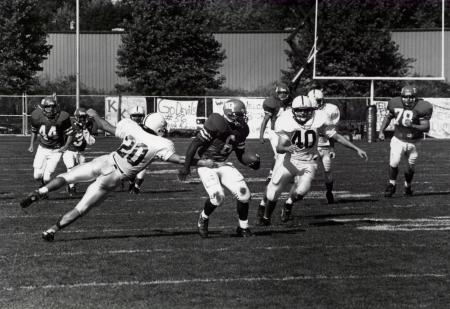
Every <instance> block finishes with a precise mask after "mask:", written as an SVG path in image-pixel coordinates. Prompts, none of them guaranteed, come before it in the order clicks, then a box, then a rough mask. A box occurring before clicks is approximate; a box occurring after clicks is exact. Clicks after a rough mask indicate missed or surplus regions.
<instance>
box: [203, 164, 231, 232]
mask: <svg viewBox="0 0 450 309" xmlns="http://www.w3.org/2000/svg"><path fill="white" fill-rule="evenodd" d="M197 172H198V176H199V177H200V180H201V182H202V184H203V187H204V188H205V190H206V192H207V193H208V195H209V198H208V199H207V200H206V201H205V205H204V207H203V210H202V212H201V213H200V215H199V218H198V221H197V228H198V232H199V234H200V236H201V237H202V238H206V237H208V235H209V231H208V225H209V216H210V215H211V214H212V213H213V212H214V210H215V209H216V208H217V207H218V206H220V205H222V204H223V201H224V199H225V193H224V191H223V188H222V185H221V184H220V180H219V176H218V175H217V169H215V168H214V169H213V168H208V167H199V168H198V170H197Z"/></svg>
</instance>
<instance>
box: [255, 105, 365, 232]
mask: <svg viewBox="0 0 450 309" xmlns="http://www.w3.org/2000/svg"><path fill="white" fill-rule="evenodd" d="M275 130H276V132H277V133H278V134H279V136H280V137H279V140H278V145H277V152H278V153H282V154H286V155H285V156H282V157H279V158H278V160H282V162H281V163H280V164H278V162H277V163H276V164H275V166H276V168H275V170H274V171H273V177H272V179H271V181H270V183H269V184H268V186H267V190H266V198H267V200H268V203H267V206H266V207H265V213H264V216H263V217H262V218H260V225H266V226H267V225H270V224H271V215H272V212H273V210H274V209H275V206H276V203H277V200H278V198H279V197H280V195H281V193H282V192H283V191H284V190H285V189H286V188H287V187H288V186H289V185H291V188H290V191H289V197H288V199H287V200H286V202H285V204H284V206H283V208H282V211H281V221H282V222H287V221H289V220H291V219H292V206H293V204H294V203H295V202H296V201H300V200H302V199H303V197H304V196H305V195H306V193H307V192H308V191H309V190H310V188H311V183H312V180H313V179H314V176H315V174H316V171H317V162H316V158H317V149H316V147H317V142H318V139H319V135H324V136H326V137H327V138H330V139H331V138H332V139H334V140H335V141H337V142H339V143H341V144H342V145H344V146H346V147H348V148H351V149H353V150H355V151H356V152H357V153H358V155H359V156H360V157H361V158H365V159H366V160H367V154H366V152H365V151H364V150H362V149H360V148H358V147H356V146H355V145H354V144H353V143H351V142H350V141H348V140H346V139H345V138H344V137H343V136H342V135H340V134H338V133H336V130H335V128H334V126H330V120H329V118H328V116H327V114H326V113H324V112H323V111H322V110H318V109H317V105H316V104H315V103H314V102H311V101H310V100H309V98H308V97H307V96H298V97H296V98H295V99H294V101H293V102H292V112H290V113H284V114H283V115H282V116H281V117H280V119H278V121H277V125H276V127H275ZM293 180H295V181H294V183H293V184H292V181H293Z"/></svg>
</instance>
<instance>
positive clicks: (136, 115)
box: [128, 106, 145, 124]
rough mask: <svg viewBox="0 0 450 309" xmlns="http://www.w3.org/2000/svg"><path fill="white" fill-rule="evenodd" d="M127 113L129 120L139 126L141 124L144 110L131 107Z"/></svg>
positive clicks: (138, 107)
mask: <svg viewBox="0 0 450 309" xmlns="http://www.w3.org/2000/svg"><path fill="white" fill-rule="evenodd" d="M128 113H129V114H130V119H131V120H133V121H134V122H136V123H139V124H140V123H142V120H143V119H144V117H145V113H144V109H143V108H142V107H140V106H134V107H132V108H131V109H130V110H129V111H128Z"/></svg>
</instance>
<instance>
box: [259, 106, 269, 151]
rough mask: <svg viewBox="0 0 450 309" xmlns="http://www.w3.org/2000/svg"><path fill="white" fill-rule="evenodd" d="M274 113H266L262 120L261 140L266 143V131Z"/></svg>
mask: <svg viewBox="0 0 450 309" xmlns="http://www.w3.org/2000/svg"><path fill="white" fill-rule="evenodd" d="M271 116H272V115H271V114H269V113H267V112H266V113H264V118H263V120H262V121H261V127H260V129H259V141H260V142H261V143H262V144H264V132H265V131H266V127H267V123H268V122H269V119H270V117H271Z"/></svg>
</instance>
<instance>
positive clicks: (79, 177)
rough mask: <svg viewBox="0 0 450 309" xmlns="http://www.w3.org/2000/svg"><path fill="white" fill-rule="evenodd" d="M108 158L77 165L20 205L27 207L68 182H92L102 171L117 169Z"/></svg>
mask: <svg viewBox="0 0 450 309" xmlns="http://www.w3.org/2000/svg"><path fill="white" fill-rule="evenodd" d="M108 158H109V157H108V155H105V156H101V157H98V158H96V159H94V160H92V161H90V162H87V163H85V164H82V165H77V166H75V167H74V168H72V169H71V170H70V172H66V173H63V174H60V175H58V176H57V177H55V178H54V179H52V180H51V181H50V182H49V183H48V184H46V185H45V186H43V187H41V188H39V189H38V190H36V191H33V192H32V193H30V194H29V195H28V196H27V197H26V198H25V199H23V200H22V201H21V202H20V206H21V207H22V208H26V207H28V206H30V205H31V204H32V203H33V202H36V201H38V200H39V199H41V198H42V197H43V196H45V195H47V194H48V193H49V192H52V191H55V190H58V189H59V188H62V187H64V186H65V185H67V184H68V183H78V182H90V181H93V180H95V179H96V178H97V177H98V176H100V175H101V174H102V173H103V174H105V173H107V172H108V171H113V170H115V168H114V165H112V164H111V162H110V161H109V160H108Z"/></svg>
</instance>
